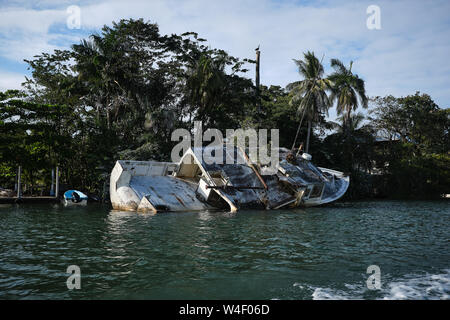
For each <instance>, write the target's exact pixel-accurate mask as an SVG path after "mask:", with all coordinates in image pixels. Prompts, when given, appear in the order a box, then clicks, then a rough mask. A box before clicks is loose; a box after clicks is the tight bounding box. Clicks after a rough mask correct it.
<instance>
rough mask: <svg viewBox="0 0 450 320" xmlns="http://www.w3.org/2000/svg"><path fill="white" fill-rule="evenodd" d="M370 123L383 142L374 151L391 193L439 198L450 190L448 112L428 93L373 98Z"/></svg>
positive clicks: (449, 116)
mask: <svg viewBox="0 0 450 320" xmlns="http://www.w3.org/2000/svg"><path fill="white" fill-rule="evenodd" d="M372 102H373V105H374V109H373V110H372V111H371V115H372V116H373V118H372V119H371V120H372V123H373V125H374V126H375V128H376V129H377V130H378V132H379V136H381V137H383V138H384V139H385V140H387V141H386V143H385V146H384V148H380V149H379V150H376V153H377V154H376V156H375V158H377V162H378V166H379V168H380V170H382V171H383V172H384V173H385V175H386V176H387V177H388V182H387V183H386V185H387V186H388V188H389V189H390V190H389V191H390V192H391V193H392V194H397V195H401V196H411V195H413V196H414V197H424V196H427V197H430V196H431V197H438V196H439V195H440V194H441V193H449V192H450V171H449V169H448V168H450V156H449V150H450V141H449V128H450V111H449V109H440V108H439V107H438V106H437V105H436V104H435V103H434V101H433V100H432V99H431V97H430V96H429V95H427V94H420V93H419V92H416V94H415V95H409V96H406V97H402V98H396V97H393V96H386V97H375V98H373V99H372Z"/></svg>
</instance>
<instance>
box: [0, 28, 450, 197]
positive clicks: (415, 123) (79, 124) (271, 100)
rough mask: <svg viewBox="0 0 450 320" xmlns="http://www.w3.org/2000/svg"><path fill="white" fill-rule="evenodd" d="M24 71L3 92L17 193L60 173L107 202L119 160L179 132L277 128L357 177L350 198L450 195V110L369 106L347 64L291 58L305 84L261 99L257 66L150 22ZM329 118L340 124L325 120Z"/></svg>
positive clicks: (147, 152)
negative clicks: (198, 125)
mask: <svg viewBox="0 0 450 320" xmlns="http://www.w3.org/2000/svg"><path fill="white" fill-rule="evenodd" d="M26 62H27V63H28V65H29V68H30V70H31V73H32V76H31V77H30V78H27V79H26V81H25V83H24V84H23V90H20V91H18V90H10V91H6V92H3V93H0V186H2V187H10V188H11V187H13V186H14V180H15V176H16V170H17V167H18V166H19V165H20V166H22V169H23V174H24V177H23V180H24V183H25V184H26V185H27V188H26V190H28V191H27V192H32V188H33V186H34V187H36V186H39V185H40V186H48V188H49V186H50V183H51V182H50V179H51V174H50V171H51V169H52V168H54V167H55V166H59V167H60V170H61V180H62V182H63V183H64V184H65V185H67V186H68V187H71V188H76V189H80V190H85V191H86V192H90V193H93V194H97V195H99V196H102V197H104V198H105V199H107V190H108V188H107V186H108V178H109V173H110V171H111V169H112V167H113V165H114V162H115V161H116V160H117V159H134V160H150V159H153V160H165V161H170V151H171V149H172V147H173V146H174V144H175V142H171V141H170V137H171V133H172V131H173V130H174V129H175V128H186V129H192V128H193V124H194V121H202V122H203V127H204V129H206V128H217V129H220V130H225V129H227V128H231V129H233V128H239V127H243V128H250V127H252V128H269V129H270V128H278V129H279V130H280V145H281V146H283V147H287V148H291V147H293V146H294V147H295V148H297V147H298V146H299V145H300V143H304V145H305V149H306V150H308V152H309V153H311V154H312V156H313V161H314V163H315V164H316V165H318V166H324V167H329V168H333V169H337V170H341V171H345V172H348V173H349V174H351V179H352V183H351V187H350V189H349V191H348V193H347V195H346V197H347V198H350V199H358V198H366V197H403V198H406V197H413V198H424V197H425V198H433V197H439V196H440V195H441V194H442V193H450V172H449V170H450V154H449V150H450V142H449V140H450V139H449V124H450V120H449V116H450V111H449V109H445V108H439V106H437V105H436V104H435V103H434V102H433V100H432V98H431V97H430V96H429V95H427V94H424V93H419V92H417V93H411V95H408V96H406V97H394V96H386V97H372V98H370V99H369V97H367V95H366V92H365V84H364V80H363V79H361V78H360V77H359V76H358V75H356V74H354V73H353V71H352V63H350V64H349V66H346V65H344V64H343V63H342V62H341V61H340V60H338V59H331V61H323V59H322V60H319V59H318V58H317V57H316V56H315V54H314V53H313V52H306V53H304V55H303V56H301V57H296V59H295V60H294V63H295V64H296V66H297V67H298V70H299V81H297V82H294V83H291V84H289V85H288V86H287V87H286V88H282V87H280V86H277V85H271V86H265V85H261V86H260V88H259V90H256V88H255V85H254V83H253V82H252V80H251V79H249V77H248V76H247V71H248V70H249V68H253V67H254V63H255V61H253V60H251V59H241V58H237V57H234V56H231V55H230V54H228V53H227V52H225V51H224V50H221V49H214V48H211V47H210V46H208V44H207V42H206V40H205V39H202V38H200V37H199V36H198V35H197V34H196V33H193V32H188V33H184V34H181V35H175V34H172V35H161V34H160V32H159V29H158V26H157V25H156V24H153V23H149V22H144V21H143V20H121V21H120V22H117V23H113V24H112V26H111V27H108V26H105V27H104V28H103V29H102V31H101V33H100V34H95V35H92V36H91V37H90V38H89V39H86V40H83V41H81V43H78V44H74V45H73V46H72V47H71V49H70V50H55V51H54V52H53V53H42V54H39V55H37V56H35V57H34V59H32V60H26ZM285 63H292V62H291V61H286V62H285ZM326 63H330V66H331V67H332V68H333V70H334V72H332V73H331V74H328V75H327V74H325V71H324V65H325V64H326ZM368 81H370V80H368ZM441 107H447V106H441ZM331 108H336V110H337V114H338V118H337V119H336V121H327V119H326V115H327V114H328V111H329V110H330V109H331ZM300 124H301V125H300ZM44 189H45V187H44ZM35 190H37V189H35Z"/></svg>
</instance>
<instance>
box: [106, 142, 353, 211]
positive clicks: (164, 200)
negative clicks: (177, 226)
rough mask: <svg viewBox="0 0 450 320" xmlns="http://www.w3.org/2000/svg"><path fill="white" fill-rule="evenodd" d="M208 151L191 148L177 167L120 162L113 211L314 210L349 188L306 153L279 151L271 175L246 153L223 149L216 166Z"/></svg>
mask: <svg viewBox="0 0 450 320" xmlns="http://www.w3.org/2000/svg"><path fill="white" fill-rule="evenodd" d="M206 148H207V147H202V148H190V149H189V150H188V151H187V152H186V153H185V154H184V155H183V157H182V158H181V160H180V162H179V163H171V162H156V161H128V160H118V161H117V162H116V164H115V166H114V168H113V170H112V172H111V177H110V198H111V204H112V206H113V208H114V209H117V210H127V211H139V212H153V213H156V212H162V211H198V210H208V209H221V210H229V211H231V212H235V211H237V210H241V209H255V208H259V209H280V208H295V207H302V206H304V207H310V206H317V205H322V204H325V203H330V202H332V201H335V200H337V199H339V198H341V197H342V196H343V195H344V194H345V192H346V191H347V188H348V186H349V183H350V178H349V177H348V176H345V175H344V174H343V173H342V172H339V171H335V170H331V169H326V168H320V167H316V166H314V165H313V164H312V163H311V156H310V155H309V154H306V153H304V154H302V155H299V156H294V155H293V154H292V153H290V150H288V149H285V148H280V149H279V156H280V158H279V160H280V161H279V163H278V166H277V167H276V170H275V171H276V172H271V173H270V174H268V173H267V170H266V169H267V168H266V167H264V166H261V165H258V164H256V163H253V162H252V161H250V160H249V157H248V156H247V154H246V152H245V151H244V150H242V149H238V148H236V147H231V148H230V147H227V146H225V145H224V147H223V159H222V160H223V161H219V162H220V164H218V163H217V161H215V162H214V161H212V159H211V158H208V156H207V155H208V154H211V152H205V151H208V150H207V149H206ZM199 155H202V156H200V157H199ZM205 155H206V156H205Z"/></svg>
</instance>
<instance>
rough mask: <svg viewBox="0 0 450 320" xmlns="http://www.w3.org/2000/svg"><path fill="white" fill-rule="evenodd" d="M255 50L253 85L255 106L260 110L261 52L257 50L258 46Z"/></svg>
mask: <svg viewBox="0 0 450 320" xmlns="http://www.w3.org/2000/svg"><path fill="white" fill-rule="evenodd" d="M255 51H256V70H255V74H256V75H255V78H256V79H255V85H256V106H257V109H258V112H259V111H261V101H260V99H259V57H260V54H261V52H260V51H259V46H258V48H256V49H255Z"/></svg>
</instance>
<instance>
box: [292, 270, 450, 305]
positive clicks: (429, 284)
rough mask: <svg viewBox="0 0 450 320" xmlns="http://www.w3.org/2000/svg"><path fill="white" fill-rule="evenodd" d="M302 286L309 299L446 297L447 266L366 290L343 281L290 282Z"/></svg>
mask: <svg viewBox="0 0 450 320" xmlns="http://www.w3.org/2000/svg"><path fill="white" fill-rule="evenodd" d="M294 287H298V288H299V289H304V290H305V289H306V290H308V291H309V292H310V296H311V298H312V299H313V300H362V299H377V300H439V299H441V300H449V299H450V269H446V270H444V271H443V272H442V273H439V274H429V273H427V274H424V275H418V274H410V275H406V276H404V277H402V278H399V279H395V280H392V281H390V282H389V283H382V287H381V289H380V290H369V289H367V287H365V286H364V285H362V284H358V285H355V284H345V288H344V289H335V288H326V287H325V288H323V287H313V286H306V285H301V284H299V283H294Z"/></svg>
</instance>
